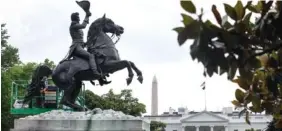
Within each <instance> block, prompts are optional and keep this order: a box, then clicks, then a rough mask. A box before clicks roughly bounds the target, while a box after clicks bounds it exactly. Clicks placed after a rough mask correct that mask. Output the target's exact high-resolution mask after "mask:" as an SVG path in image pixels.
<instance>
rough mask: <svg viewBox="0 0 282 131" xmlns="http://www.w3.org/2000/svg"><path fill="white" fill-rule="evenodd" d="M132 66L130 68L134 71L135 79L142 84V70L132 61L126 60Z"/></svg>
mask: <svg viewBox="0 0 282 131" xmlns="http://www.w3.org/2000/svg"><path fill="white" fill-rule="evenodd" d="M128 62H129V63H130V65H131V67H132V69H133V70H134V71H135V72H136V74H137V76H138V78H137V80H138V81H139V82H140V83H141V84H142V83H143V75H142V72H141V71H140V70H139V69H138V68H137V67H136V65H135V64H134V63H133V62H132V61H128Z"/></svg>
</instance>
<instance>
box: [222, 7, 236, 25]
mask: <svg viewBox="0 0 282 131" xmlns="http://www.w3.org/2000/svg"><path fill="white" fill-rule="evenodd" d="M223 5H224V9H225V12H226V14H227V15H228V16H229V17H230V18H231V19H233V20H235V21H236V20H237V14H236V11H235V9H234V8H233V7H232V6H230V5H229V4H226V3H224V4H223Z"/></svg>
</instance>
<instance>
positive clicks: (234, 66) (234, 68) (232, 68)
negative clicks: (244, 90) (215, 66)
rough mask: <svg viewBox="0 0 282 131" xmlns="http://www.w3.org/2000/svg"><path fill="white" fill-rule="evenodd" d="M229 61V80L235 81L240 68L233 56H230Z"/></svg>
mask: <svg viewBox="0 0 282 131" xmlns="http://www.w3.org/2000/svg"><path fill="white" fill-rule="evenodd" d="M227 59H228V61H229V70H228V79H229V80H233V78H234V76H235V74H236V71H237V67H238V65H237V60H236V58H235V56H233V55H229V56H228V58H227Z"/></svg>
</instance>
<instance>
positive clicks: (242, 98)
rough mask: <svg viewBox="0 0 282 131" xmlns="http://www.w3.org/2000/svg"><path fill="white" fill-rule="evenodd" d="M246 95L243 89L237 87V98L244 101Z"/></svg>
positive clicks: (241, 101)
mask: <svg viewBox="0 0 282 131" xmlns="http://www.w3.org/2000/svg"><path fill="white" fill-rule="evenodd" d="M244 96H245V93H244V92H243V91H241V90H240V89H236V91H235V98H236V99H237V101H238V102H240V103H244Z"/></svg>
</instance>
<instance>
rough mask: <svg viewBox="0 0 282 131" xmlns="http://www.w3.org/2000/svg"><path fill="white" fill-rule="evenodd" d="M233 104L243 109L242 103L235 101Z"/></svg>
mask: <svg viewBox="0 0 282 131" xmlns="http://www.w3.org/2000/svg"><path fill="white" fill-rule="evenodd" d="M231 103H232V104H233V105H234V106H236V107H243V106H242V104H241V103H240V102H238V101H237V100H233V101H231Z"/></svg>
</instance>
